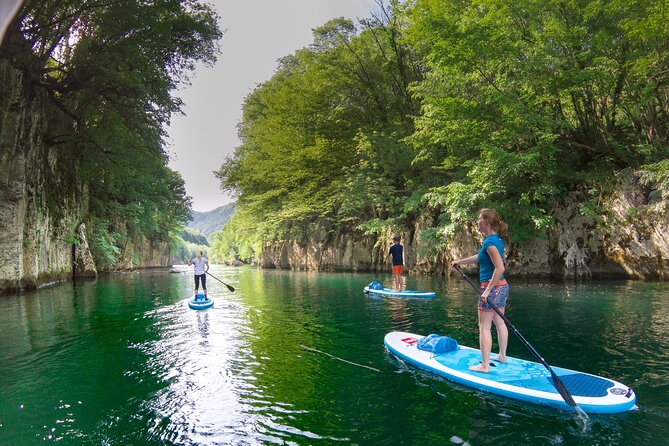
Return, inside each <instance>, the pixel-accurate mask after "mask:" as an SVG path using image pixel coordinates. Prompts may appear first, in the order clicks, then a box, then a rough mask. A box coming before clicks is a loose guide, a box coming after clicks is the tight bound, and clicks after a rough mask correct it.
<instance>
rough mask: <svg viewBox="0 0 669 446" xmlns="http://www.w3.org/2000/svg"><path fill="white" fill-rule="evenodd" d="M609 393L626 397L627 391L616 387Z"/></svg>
mask: <svg viewBox="0 0 669 446" xmlns="http://www.w3.org/2000/svg"><path fill="white" fill-rule="evenodd" d="M609 392H610V393H612V394H614V395H625V394H626V393H627V390H625V389H621V388H620V387H614V388H613V389H609Z"/></svg>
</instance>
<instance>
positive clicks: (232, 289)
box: [205, 271, 235, 292]
mask: <svg viewBox="0 0 669 446" xmlns="http://www.w3.org/2000/svg"><path fill="white" fill-rule="evenodd" d="M205 272H206V273H207V274H209V275H210V276H211V277H213V278H214V279H216V280H218V281H219V282H221V283H222V284H223V285H225V286H226V287H228V289H229V290H230V291H231V292H234V291H235V287H233V286H232V285H228V284H227V283H225V282H223V281H222V280H221V279H219V278H218V277H216V276H214V275H213V274H212V273H210V272H209V271H205Z"/></svg>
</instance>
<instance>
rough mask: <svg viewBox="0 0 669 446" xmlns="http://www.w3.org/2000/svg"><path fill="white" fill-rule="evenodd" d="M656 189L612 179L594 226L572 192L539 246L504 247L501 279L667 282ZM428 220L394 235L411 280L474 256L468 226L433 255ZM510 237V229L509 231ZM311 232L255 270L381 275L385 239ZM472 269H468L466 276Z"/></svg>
mask: <svg viewBox="0 0 669 446" xmlns="http://www.w3.org/2000/svg"><path fill="white" fill-rule="evenodd" d="M659 187H660V186H659V185H653V184H642V182H641V179H640V173H639V172H634V171H632V170H625V171H621V172H619V173H618V175H617V188H616V189H615V191H614V192H613V193H612V194H611V195H610V196H608V197H605V199H604V202H603V208H604V210H605V215H603V216H601V218H602V220H601V221H600V222H597V221H596V220H595V218H594V217H592V216H586V215H584V212H582V207H583V203H584V201H585V196H584V194H582V193H579V192H575V193H573V194H570V195H568V196H566V197H564V199H563V200H562V203H561V204H560V206H558V207H557V208H556V209H554V210H553V214H552V215H553V217H554V220H555V224H554V225H553V226H552V227H551V228H550V229H549V230H548V231H547V232H546V233H545V237H544V238H542V239H538V240H534V241H532V242H526V243H520V244H513V245H510V246H507V253H506V266H507V274H508V275H516V276H535V277H541V276H558V277H586V278H587V277H595V278H604V277H614V278H636V279H663V280H664V279H669V237H667V234H669V212H667V210H668V209H669V205H668V204H667V203H665V202H664V201H662V200H663V199H662V198H661V197H660V195H661V194H658V193H654V192H657V189H658V188H659ZM435 224H436V219H435V218H434V217H431V216H429V215H423V216H420V217H419V218H418V219H417V220H416V222H415V223H414V226H413V228H411V230H410V231H408V232H406V233H404V234H400V235H401V237H402V244H403V245H404V253H405V254H404V257H405V259H404V261H405V267H406V268H407V269H408V270H409V271H410V272H411V273H422V274H449V273H451V272H452V271H451V269H450V267H449V265H450V262H451V261H452V260H453V259H457V258H462V257H467V256H470V255H472V254H474V253H476V252H478V250H479V248H480V246H481V238H480V235H479V234H478V233H477V231H476V229H475V227H474V225H473V224H472V225H469V226H468V227H465V228H463V230H462V231H461V232H460V233H458V234H456V235H455V236H454V237H453V238H452V239H451V240H449V241H448V242H447V244H446V248H443V249H440V250H439V251H438V253H437V254H429V255H428V254H421V253H425V252H434V250H433V249H430V246H429V244H431V243H434V241H433V240H431V239H430V238H429V237H427V238H426V237H423V234H425V232H424V231H426V230H428V229H430V228H433V227H434V226H435ZM510 230H511V231H513V228H510ZM323 233H324V230H323V229H319V230H317V231H315V232H314V235H313V236H312V237H311V238H309V240H307V241H306V242H302V243H297V242H296V241H294V240H283V241H282V242H281V243H279V244H278V245H275V246H268V247H266V248H265V249H264V250H263V252H262V255H261V261H260V266H261V267H265V268H280V269H293V270H320V271H386V270H388V271H389V268H390V267H389V263H385V262H384V259H385V256H386V254H387V251H388V247H389V245H388V241H389V238H390V234H387V235H385V236H384V237H382V238H377V237H370V236H362V235H358V234H334V235H333V234H330V235H329V236H327V237H324V236H323ZM472 270H473V269H472Z"/></svg>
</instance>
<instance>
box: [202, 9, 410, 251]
mask: <svg viewBox="0 0 669 446" xmlns="http://www.w3.org/2000/svg"><path fill="white" fill-rule="evenodd" d="M398 20H399V18H398V17H392V18H391V17H385V18H383V19H381V18H379V19H378V20H373V21H370V22H366V23H363V24H361V25H360V28H357V27H356V26H355V25H354V24H353V23H352V22H351V21H349V20H344V19H336V20H332V21H330V22H328V23H327V24H325V25H324V26H323V27H321V28H318V29H316V30H315V31H314V35H315V39H314V43H313V45H311V46H310V47H308V48H304V49H302V50H299V51H297V52H296V53H295V54H294V55H292V56H289V57H286V58H284V59H283V60H282V61H281V64H280V66H279V68H278V70H277V73H276V74H275V75H274V77H273V78H272V79H270V80H269V81H267V82H265V83H264V84H262V85H261V86H259V87H258V88H257V89H256V90H255V91H254V92H253V93H252V94H251V95H249V97H248V98H247V100H246V102H245V104H244V114H243V122H242V124H241V127H240V135H241V138H242V140H243V144H242V145H241V146H240V147H238V148H237V150H236V152H235V154H234V156H232V157H230V158H228V159H227V160H226V162H225V164H224V165H223V166H222V167H221V169H220V172H219V177H220V178H221V181H222V187H223V188H224V189H227V190H230V191H233V192H235V193H238V202H237V205H238V209H237V212H236V213H235V215H234V216H233V217H232V220H231V221H230V222H229V223H228V225H227V226H226V228H225V232H226V234H224V235H222V236H221V237H219V238H218V243H223V245H224V246H225V247H224V248H221V249H222V250H223V251H225V254H222V255H227V252H228V251H229V252H234V253H236V254H237V255H240V256H241V257H242V258H250V257H253V255H255V254H256V253H258V252H259V249H260V247H261V246H262V245H263V244H264V243H267V242H271V241H272V240H274V239H276V238H277V237H280V236H283V235H290V236H292V237H296V238H302V237H303V236H305V235H306V234H308V233H309V231H310V229H311V225H312V224H313V223H314V222H315V221H324V220H325V221H329V222H331V223H332V225H333V227H334V228H339V229H348V228H359V229H362V230H372V231H374V230H376V229H375V228H376V227H377V226H378V222H379V221H381V222H384V224H387V222H388V221H389V219H397V220H401V219H402V218H404V217H406V215H405V213H404V205H405V203H406V199H407V197H408V196H409V195H410V194H411V192H409V190H412V189H414V187H413V186H411V185H410V182H415V180H416V179H417V178H419V177H420V172H418V171H416V170H415V169H414V168H413V167H412V166H411V159H412V155H411V153H412V150H411V148H410V147H409V145H408V144H407V143H406V142H404V141H403V139H404V138H405V137H407V136H409V135H410V134H411V133H412V132H413V122H412V116H413V115H414V114H415V113H417V112H418V106H417V104H416V102H415V100H414V99H413V98H412V96H411V95H410V94H409V92H408V86H409V85H410V83H411V82H413V81H415V80H417V79H418V78H419V68H418V66H417V65H416V61H415V59H414V57H413V53H411V52H410V51H408V49H407V48H406V46H405V45H403V44H401V43H400V42H399V40H398V39H399V29H400V27H401V24H400V23H399V22H398ZM216 246H217V241H216V240H215V241H214V251H216V250H217V248H216Z"/></svg>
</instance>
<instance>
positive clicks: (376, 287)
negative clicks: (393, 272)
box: [363, 282, 437, 298]
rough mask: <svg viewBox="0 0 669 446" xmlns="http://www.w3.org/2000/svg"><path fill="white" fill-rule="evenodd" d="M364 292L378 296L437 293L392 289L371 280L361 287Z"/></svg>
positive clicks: (432, 294)
mask: <svg viewBox="0 0 669 446" xmlns="http://www.w3.org/2000/svg"><path fill="white" fill-rule="evenodd" d="M363 291H364V292H365V294H377V295H379V296H394V297H427V298H432V297H437V293H435V292H434V291H414V290H401V291H393V290H391V289H390V288H384V287H383V285H381V284H380V283H378V282H372V283H370V284H369V285H367V286H366V287H365V288H363Z"/></svg>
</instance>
